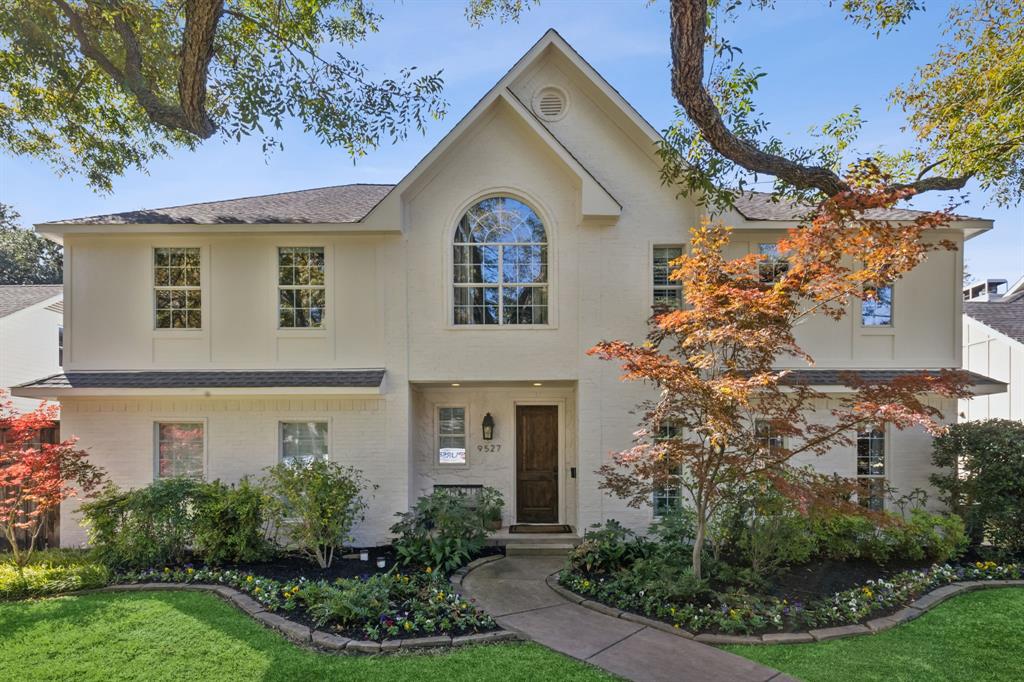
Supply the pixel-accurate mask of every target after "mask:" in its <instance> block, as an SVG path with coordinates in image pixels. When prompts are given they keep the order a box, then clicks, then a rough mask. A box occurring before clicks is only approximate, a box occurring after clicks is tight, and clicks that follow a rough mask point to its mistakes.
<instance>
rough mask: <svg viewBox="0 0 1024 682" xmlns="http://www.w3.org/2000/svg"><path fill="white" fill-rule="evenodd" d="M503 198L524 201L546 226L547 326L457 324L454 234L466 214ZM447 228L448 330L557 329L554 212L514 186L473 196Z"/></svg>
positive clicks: (450, 220)
mask: <svg viewBox="0 0 1024 682" xmlns="http://www.w3.org/2000/svg"><path fill="white" fill-rule="evenodd" d="M498 196H504V197H511V198H512V199H516V200H518V201H521V202H523V203H524V204H526V205H527V206H529V207H530V208H531V209H533V211H534V213H536V214H537V216H538V217H539V218H540V220H541V223H542V224H543V225H544V232H545V235H546V237H547V241H546V242H545V243H546V245H547V247H548V263H547V266H548V284H547V286H548V321H547V324H455V293H454V292H455V259H454V257H453V250H454V246H455V233H456V232H457V231H458V229H459V221H461V220H462V216H464V215H465V214H466V211H468V210H469V209H471V208H472V207H473V206H475V205H476V204H478V203H480V202H481V201H483V200H484V199H490V198H493V197H498ZM447 224H448V226H449V227H448V229H447V230H442V231H441V233H442V235H443V236H444V243H443V244H442V245H441V249H442V262H443V263H444V264H445V272H446V277H447V280H446V281H445V285H444V296H443V297H442V299H443V300H444V306H445V311H444V315H445V316H444V320H445V330H446V331H460V332H481V331H486V332H490V331H503V332H509V331H516V330H544V329H547V330H555V329H558V304H557V301H558V253H557V248H556V247H557V242H556V237H557V233H556V225H555V222H554V220H553V219H552V218H551V213H550V212H549V211H548V210H547V209H546V208H545V207H544V205H543V204H542V203H541V202H540V201H538V200H537V199H536V198H535V197H533V196H532V195H530V194H528V193H526V192H523V191H522V190H521V189H519V188H515V187H491V188H488V189H487V190H485V191H482V192H479V193H477V194H475V195H473V198H472V199H470V200H469V201H467V202H465V203H464V204H462V205H461V207H459V208H458V209H457V210H456V211H454V212H453V213H452V214H451V215H450V216H449V217H448V223H447Z"/></svg>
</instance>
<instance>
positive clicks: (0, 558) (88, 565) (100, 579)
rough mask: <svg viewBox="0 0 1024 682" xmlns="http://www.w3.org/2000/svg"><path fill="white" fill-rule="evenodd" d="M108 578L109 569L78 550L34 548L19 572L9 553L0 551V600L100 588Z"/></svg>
mask: <svg viewBox="0 0 1024 682" xmlns="http://www.w3.org/2000/svg"><path fill="white" fill-rule="evenodd" d="M109 580H110V573H109V571H107V569H106V568H104V567H103V566H102V565H100V564H99V563H98V562H96V561H95V560H93V559H92V557H91V556H90V554H89V553H88V552H86V551H84V550H80V549H48V550H36V551H35V552H33V554H32V559H31V561H30V562H29V564H28V565H27V566H26V567H25V570H24V572H23V573H20V572H19V571H18V567H17V566H16V565H15V564H14V559H13V558H12V557H11V555H10V554H8V553H0V601H5V600H12V599H24V598H25V597H42V596H46V595H51V594H58V593H61V592H72V591H74V590H82V589H87V588H92V587H102V586H104V585H106V584H107V582H108V581H109Z"/></svg>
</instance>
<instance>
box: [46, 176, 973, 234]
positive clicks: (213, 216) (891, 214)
mask: <svg viewBox="0 0 1024 682" xmlns="http://www.w3.org/2000/svg"><path fill="white" fill-rule="evenodd" d="M393 187H394V185H368V184H355V185H337V186H334V187H320V188H317V189H305V190H300V191H297V192H282V193H280V194H266V195H262V196H255V197H244V198H241V199H227V200H224V201H208V202H205V203H200V204H185V205H183V206H171V207H168V208H155V209H143V210H138V211H126V212H124V213H109V214H106V215H96V216H89V217H86V218H70V219H68V220H55V221H53V222H52V223H47V224H48V225H139V224H151V225H182V224H194V225H238V224H242V225H256V224H327V225H330V224H337V223H356V222H359V221H360V220H362V219H363V218H365V217H366V215H367V214H368V213H369V212H370V211H371V210H372V209H373V207H374V206H376V205H377V204H379V203H380V201H381V200H382V199H383V198H384V197H385V196H386V195H387V193H388V192H390V191H391V189H392V188H393ZM736 210H737V211H739V212H740V213H741V214H742V215H743V217H745V218H746V219H747V220H766V221H782V222H793V221H797V220H800V219H802V218H804V217H805V216H806V215H807V214H808V212H809V211H810V210H811V209H810V207H808V206H803V205H797V204H792V203H788V202H785V201H781V202H778V203H776V202H774V201H772V198H771V195H770V194H766V193H763V192H747V193H745V194H742V195H740V196H738V197H737V198H736ZM921 213H922V211H913V210H910V209H904V208H890V209H872V210H870V211H868V212H867V213H866V215H867V216H869V217H871V218H874V219H878V220H913V219H914V218H916V217H917V216H919V215H921ZM957 218H959V219H963V220H977V218H967V217H964V216H957Z"/></svg>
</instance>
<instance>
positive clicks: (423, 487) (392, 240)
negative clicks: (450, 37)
mask: <svg viewBox="0 0 1024 682" xmlns="http://www.w3.org/2000/svg"><path fill="white" fill-rule="evenodd" d="M658 140H659V136H658V133H657V132H656V131H655V130H654V129H653V128H652V127H651V126H650V125H649V124H648V123H647V122H646V121H645V120H644V119H643V118H641V117H640V115H639V114H637V112H636V111H635V110H634V109H633V108H632V107H630V105H629V104H628V103H627V102H626V101H625V100H623V98H622V97H621V96H620V95H619V93H618V92H616V91H615V90H614V89H613V88H612V87H611V86H610V85H609V84H608V83H607V82H605V81H604V80H603V79H602V78H601V76H600V75H598V74H597V73H596V72H595V71H594V69H593V68H592V67H591V66H590V65H589V64H588V63H587V62H585V61H584V60H583V59H582V58H581V57H580V55H578V54H577V53H576V52H575V51H574V50H573V49H572V48H571V47H570V46H569V45H567V44H566V43H565V42H564V40H563V39H562V38H561V37H560V36H559V35H558V34H557V33H555V32H554V31H550V32H548V33H547V34H545V35H544V37H543V38H542V39H541V40H540V41H539V42H538V43H537V44H536V45H535V46H534V47H533V48H531V49H530V50H529V52H527V53H526V55H525V56H524V57H523V58H522V59H521V60H520V61H519V62H518V63H516V64H515V65H514V66H513V67H512V69H511V70H510V71H509V72H508V73H507V74H506V75H505V76H503V77H502V78H501V80H499V81H498V83H497V84H496V85H495V86H494V87H493V88H492V89H491V90H490V91H489V92H487V93H486V94H485V95H484V97H483V98H482V99H481V100H480V102H479V103H478V104H476V105H475V106H474V107H473V109H472V110H471V111H470V112H469V113H468V114H467V115H466V116H465V117H464V118H463V119H462V120H461V121H460V122H459V123H458V124H457V125H456V126H455V127H454V129H453V130H452V131H451V132H450V133H449V134H448V135H447V136H446V137H445V138H444V139H443V140H442V141H441V142H440V143H439V144H438V145H437V146H436V147H435V148H434V149H433V150H432V151H431V152H430V153H429V154H427V156H426V157H424V158H423V159H422V160H420V161H419V162H418V163H417V164H416V165H415V167H414V168H413V169H412V171H411V172H410V173H409V174H408V175H407V176H406V177H405V178H403V179H402V181H401V182H400V183H398V184H397V185H394V186H391V185H369V184H367V185H345V186H339V187H326V188H321V189H311V190H306V191H298V192H286V193H282V194H274V195H269V196H260V197H250V198H245V199H234V200H228V201H218V202H210V203H202V204H193V205H188V206H178V207H173V208H165V209H155V210H147V211H134V212H130V213H118V214H111V215H103V216H96V217H91V218H81V219H76V220H65V221H59V222H55V223H47V224H42V225H38V226H37V229H38V230H39V231H40V232H42V233H43V234H45V235H47V236H48V237H50V238H51V239H55V240H58V241H61V242H62V243H63V244H64V249H65V251H64V253H65V256H64V257H65V268H66V278H67V279H66V281H67V284H68V291H67V300H66V306H67V319H68V324H67V330H66V331H67V336H66V343H67V348H66V363H65V371H64V373H62V374H56V375H54V376H50V377H48V378H45V379H40V380H38V381H34V382H31V383H28V384H26V385H25V386H24V387H22V388H19V389H17V393H18V394H19V395H23V396H31V397H48V398H56V399H59V400H60V401H61V405H62V408H63V423H62V426H63V430H64V433H65V434H66V435H70V434H76V435H78V436H79V437H80V438H81V444H82V445H83V446H84V447H86V448H88V449H89V450H90V452H91V453H92V457H93V459H94V461H95V462H96V463H97V464H99V465H101V466H103V467H104V468H106V470H107V472H108V473H109V475H110V477H111V478H112V479H113V481H114V482H115V483H117V484H118V485H121V486H139V485H145V484H147V483H149V482H151V481H152V480H153V479H154V477H156V476H161V475H173V474H192V475H197V476H199V475H201V476H204V477H206V478H208V479H214V478H220V479H222V480H226V481H236V480H238V479H239V478H240V477H241V476H243V475H246V474H258V473H259V472H260V471H261V470H262V469H264V468H265V467H267V466H270V465H273V464H274V463H276V462H278V461H280V460H282V459H286V460H287V459H300V458H305V457H317V456H327V457H329V458H330V459H332V460H336V461H339V462H343V463H347V464H352V465H354V466H356V467H358V468H360V469H361V470H362V471H363V472H364V473H365V475H366V476H367V477H368V478H369V479H370V480H371V481H373V482H374V483H375V484H376V485H377V486H378V487H377V488H376V489H375V490H374V491H373V493H372V499H371V500H370V507H369V510H368V513H367V516H366V520H365V521H364V522H363V523H361V524H360V525H359V527H358V528H357V529H356V537H357V542H359V543H373V542H384V541H387V539H388V535H389V534H388V528H389V526H390V525H391V524H392V523H393V521H394V514H395V513H396V512H398V511H402V510H405V509H406V508H407V507H408V506H409V504H410V503H411V502H413V501H415V500H416V498H418V497H419V496H420V495H423V494H424V493H428V492H430V491H431V490H432V489H433V488H434V487H435V486H440V485H491V486H495V487H497V488H498V489H500V490H501V491H502V493H503V494H504V496H505V499H506V500H507V505H506V509H505V518H504V521H505V523H533V522H537V523H539V522H558V523H565V524H569V525H571V526H572V527H573V528H575V529H577V532H578V531H579V529H584V528H586V527H588V526H590V525H591V524H594V523H597V522H600V521H602V520H604V519H607V518H609V517H615V518H618V519H620V520H622V521H623V522H625V523H627V524H629V525H631V526H634V527H637V528H643V527H645V526H646V525H647V524H648V523H649V522H650V521H651V518H652V514H653V511H652V509H651V508H645V509H632V508H629V507H627V506H626V505H625V503H624V502H623V501H621V500H619V499H616V498H613V497H609V496H608V495H606V494H605V493H604V492H603V491H601V490H600V489H599V479H598V477H597V475H596V474H595V470H596V469H597V468H598V467H599V466H600V465H601V464H602V463H604V462H606V461H608V457H609V453H611V452H613V451H616V450H619V449H622V448H625V447H627V446H628V445H629V444H630V441H631V437H632V433H633V431H634V430H635V428H636V419H637V417H636V415H635V414H633V408H634V407H635V405H636V404H637V403H638V402H639V401H641V400H643V399H645V398H647V397H649V395H650V393H649V390H650V389H649V388H646V387H644V386H642V385H635V384H624V383H622V382H621V381H620V380H619V374H620V371H619V369H618V367H616V366H615V365H614V364H612V363H609V362H602V361H600V360H597V359H595V358H592V357H589V356H587V355H586V351H587V349H588V348H590V347H591V346H592V345H593V344H594V343H595V342H597V341H599V340H601V339H612V338H623V339H634V340H639V339H642V338H643V337H644V335H645V334H646V332H647V326H646V321H647V319H648V317H649V315H650V312H651V306H652V304H653V303H654V302H655V301H659V300H661V301H664V300H669V301H671V300H678V297H679V295H680V292H679V290H678V287H675V286H674V285H673V284H672V283H671V282H668V281H667V280H666V272H667V265H666V264H667V262H668V261H669V260H670V259H672V258H673V257H674V256H675V255H677V254H678V253H680V250H681V249H683V248H684V247H685V244H686V242H687V238H688V228H689V227H690V226H693V225H695V224H697V223H699V221H700V219H701V215H702V209H701V208H700V207H698V206H697V205H696V204H695V203H694V202H693V201H691V200H687V199H680V198H677V196H676V190H675V189H674V188H672V187H666V186H664V185H663V184H662V183H661V180H660V177H659V170H660V168H661V163H660V160H659V158H658V156H657V154H656V143H657V142H658ZM798 212H799V211H798V210H797V209H793V208H787V207H786V206H784V205H780V204H776V203H772V202H771V201H770V200H769V199H768V197H767V196H766V195H759V194H754V195H748V196H745V197H742V198H741V199H740V200H739V202H738V204H737V210H736V211H734V212H732V213H730V214H729V215H727V216H725V220H726V221H727V222H728V223H729V224H731V225H734V226H735V228H736V231H735V234H734V240H733V242H732V244H731V245H730V247H729V249H730V254H729V255H732V256H735V255H739V254H743V253H747V252H750V251H767V252H770V250H771V249H772V247H773V245H774V243H775V242H776V241H777V240H778V239H779V238H781V237H782V236H783V235H784V234H785V230H786V229H788V228H791V227H794V226H795V225H796V224H797V219H798V215H797V214H798ZM914 215H915V214H914V213H913V212H910V211H903V210H891V211H886V212H884V213H882V214H881V217H883V218H887V219H891V220H893V221H894V222H899V221H901V220H908V219H911V218H912V217H913V216H914ZM991 226H992V223H991V221H987V220H979V219H969V218H964V219H958V220H957V221H956V222H954V223H953V224H952V225H951V226H950V228H949V229H945V230H943V234H942V237H943V238H945V239H949V240H951V241H952V242H954V243H955V244H957V245H958V246H962V242H963V241H964V240H965V239H969V238H971V237H973V236H975V235H977V234H979V233H981V232H984V231H986V230H988V229H990V228H991ZM962 253H963V250H962V248H961V249H959V250H956V251H945V250H940V251H937V252H935V253H934V254H932V255H931V256H930V257H929V258H928V260H927V261H926V262H925V263H923V264H922V265H921V266H920V267H918V268H917V269H916V270H914V271H913V272H912V273H910V274H909V275H907V277H905V278H904V279H903V280H901V281H900V282H899V283H897V284H896V286H895V288H894V289H891V290H886V291H884V292H883V293H882V301H881V302H880V303H878V304H875V305H872V306H870V307H868V306H862V305H861V304H860V303H859V302H858V303H855V304H854V305H852V306H851V309H850V315H849V316H848V317H846V318H845V319H843V320H841V321H839V322H835V321H831V320H827V319H813V320H810V321H809V322H808V323H807V324H804V325H802V326H801V328H800V329H799V340H800V341H801V343H803V344H804V346H805V348H806V349H807V350H808V351H809V352H810V353H811V354H812V355H813V356H814V357H815V358H816V360H817V365H816V367H815V368H814V369H813V370H806V369H803V370H801V371H803V372H804V376H806V377H807V378H809V380H811V381H813V382H814V383H815V384H816V385H817V386H818V387H819V388H820V389H821V390H822V391H825V392H829V393H833V394H837V395H839V394H842V393H843V392H845V391H847V390H848V389H847V388H846V387H844V386H843V385H842V383H841V382H840V380H839V378H838V373H839V372H840V371H842V370H848V369H862V370H865V373H866V374H867V375H868V376H875V377H892V376H896V375H898V374H900V373H901V372H906V371H910V370H916V369H934V368H944V367H960V365H961V340H960V317H961V312H962V311H961V298H960V282H961V273H962V272H963V263H962V255H961V254H962ZM781 267H784V264H783V263H773V264H771V265H770V266H769V268H767V269H766V276H768V277H770V276H772V274H773V272H774V269H775V268H781ZM768 270H772V272H769V271H768ZM977 381H978V388H977V390H979V391H993V390H1001V388H1002V385H1001V384H998V383H997V382H990V381H988V380H986V379H984V378H981V377H978V378H977ZM829 403H830V400H829V399H822V400H821V401H820V405H818V408H819V410H818V411H817V412H816V414H820V415H821V419H822V420H828V419H829V418H830V417H829V407H830V404H829ZM934 404H935V405H936V406H937V407H939V408H941V409H942V410H943V412H944V413H945V414H946V415H947V417H948V419H950V420H955V418H956V403H955V401H947V400H941V399H938V398H936V399H935V400H934ZM930 451H931V439H930V438H929V437H928V436H927V435H926V434H925V433H924V432H923V431H920V430H912V431H906V432H897V431H891V430H876V431H867V432H865V433H862V434H860V436H859V438H858V444H857V446H855V447H850V448H837V449H836V450H834V451H833V452H831V453H829V454H828V455H826V456H824V457H822V458H820V459H816V460H808V461H813V462H814V463H815V465H816V466H818V467H819V468H820V469H822V470H823V471H829V472H837V473H839V474H842V475H847V476H855V475H861V476H864V477H868V478H872V479H874V480H876V481H879V482H881V481H883V480H887V481H889V482H890V483H891V484H892V485H893V486H895V487H897V488H898V489H900V490H904V491H909V490H911V489H912V488H915V487H922V488H925V487H928V474H929V473H930V472H931V469H930V464H929V462H930V460H929V457H930ZM656 502H657V504H658V506H659V508H664V507H666V506H671V505H672V504H676V503H678V496H677V495H674V494H673V492H672V491H665V492H664V494H662V495H659V496H658V499H657V500H656ZM73 512H74V507H73V506H72V505H70V504H69V505H65V509H64V517H63V520H62V536H61V537H62V540H63V542H64V543H65V544H75V543H79V542H82V541H83V540H84V534H83V533H82V531H81V529H80V528H79V527H78V523H77V518H76V517H75V516H74V514H73Z"/></svg>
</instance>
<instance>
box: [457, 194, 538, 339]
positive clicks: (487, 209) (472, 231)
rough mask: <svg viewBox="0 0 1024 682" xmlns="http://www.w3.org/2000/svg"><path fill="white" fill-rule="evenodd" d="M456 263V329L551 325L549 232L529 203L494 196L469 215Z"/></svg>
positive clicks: (464, 218) (461, 228) (459, 233)
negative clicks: (549, 322) (549, 308)
mask: <svg viewBox="0 0 1024 682" xmlns="http://www.w3.org/2000/svg"><path fill="white" fill-rule="evenodd" d="M452 264H453V322H454V323H455V324H456V325H546V324H548V319H549V317H548V291H549V289H548V286H549V282H548V241H547V231H546V230H545V228H544V224H543V222H542V221H541V220H540V218H539V217H538V216H537V214H536V213H535V212H534V211H533V209H531V208H530V207H529V206H527V205H526V204H525V203H523V202H521V201H519V200H518V199H514V198H512V197H507V196H500V197H491V198H488V199H483V200H482V201H480V202H478V203H477V204H475V205H474V206H472V207H471V208H470V209H469V210H468V211H466V213H465V214H464V215H463V216H462V219H461V220H460V221H459V225H458V228H457V229H456V231H455V239H454V242H453V258H452Z"/></svg>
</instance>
